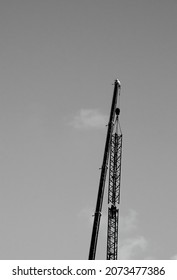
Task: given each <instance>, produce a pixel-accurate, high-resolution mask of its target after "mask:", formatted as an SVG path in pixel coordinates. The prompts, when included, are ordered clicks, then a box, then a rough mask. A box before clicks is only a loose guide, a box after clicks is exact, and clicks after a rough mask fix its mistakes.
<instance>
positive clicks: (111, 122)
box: [88, 80, 120, 260]
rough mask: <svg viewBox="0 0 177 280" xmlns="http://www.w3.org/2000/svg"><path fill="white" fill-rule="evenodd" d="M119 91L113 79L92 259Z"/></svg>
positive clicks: (95, 246) (118, 84) (91, 258)
mask: <svg viewBox="0 0 177 280" xmlns="http://www.w3.org/2000/svg"><path fill="white" fill-rule="evenodd" d="M119 93H120V82H119V81H118V80H115V82H114V92H113V98H112V105H111V112H110V117H109V123H108V130H107V136H106V143H105V149H104V155H103V164H102V168H101V175H100V182H99V188H98V195H97V202H96V208H95V214H94V222H93V228H92V236H91V242H90V250H89V257H88V259H89V260H94V259H95V256H96V248H97V241H98V233H99V227H100V219H101V211H102V204H103V197H104V189H105V182H106V174H107V169H108V160H109V153H110V143H111V136H112V133H113V128H114V120H115V114H116V104H117V99H118V94H119Z"/></svg>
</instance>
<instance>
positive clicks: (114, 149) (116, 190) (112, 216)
mask: <svg viewBox="0 0 177 280" xmlns="http://www.w3.org/2000/svg"><path fill="white" fill-rule="evenodd" d="M119 114H120V109H119V108H117V109H116V121H115V125H114V127H115V130H116V131H115V132H114V133H112V136H111V143H110V162H109V185H108V230H107V260H117V257H118V220H119V203H120V179H121V158H122V132H121V128H120V123H119Z"/></svg>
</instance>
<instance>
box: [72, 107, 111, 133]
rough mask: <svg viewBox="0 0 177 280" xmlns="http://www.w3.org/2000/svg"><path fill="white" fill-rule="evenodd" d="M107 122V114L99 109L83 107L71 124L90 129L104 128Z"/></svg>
mask: <svg viewBox="0 0 177 280" xmlns="http://www.w3.org/2000/svg"><path fill="white" fill-rule="evenodd" d="M107 122H108V118H107V116H106V115H103V114H102V113H100V112H99V110H98V109H81V110H80V111H79V112H78V113H77V115H76V116H75V117H74V118H73V120H72V121H71V123H70V124H71V125H72V126H73V127H74V128H77V129H89V128H104V127H105V125H106V124H107Z"/></svg>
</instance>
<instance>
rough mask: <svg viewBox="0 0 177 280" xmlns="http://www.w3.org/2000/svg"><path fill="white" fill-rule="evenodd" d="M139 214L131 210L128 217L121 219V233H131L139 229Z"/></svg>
mask: <svg viewBox="0 0 177 280" xmlns="http://www.w3.org/2000/svg"><path fill="white" fill-rule="evenodd" d="M137 225H138V214H137V212H136V211H135V210H133V209H130V210H129V213H128V215H127V216H124V217H120V231H121V233H129V232H132V231H134V230H136V229H137Z"/></svg>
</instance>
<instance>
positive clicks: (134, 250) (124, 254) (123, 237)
mask: <svg viewBox="0 0 177 280" xmlns="http://www.w3.org/2000/svg"><path fill="white" fill-rule="evenodd" d="M138 223H139V221H138V213H137V212H136V211H135V210H133V209H130V210H129V212H128V214H127V215H126V216H123V217H120V248H119V259H122V260H130V259H135V258H137V257H139V256H140V255H142V253H143V254H145V252H146V248H147V247H148V241H147V239H146V238H145V237H144V236H143V235H140V234H139V233H138V232H139V228H138Z"/></svg>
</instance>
